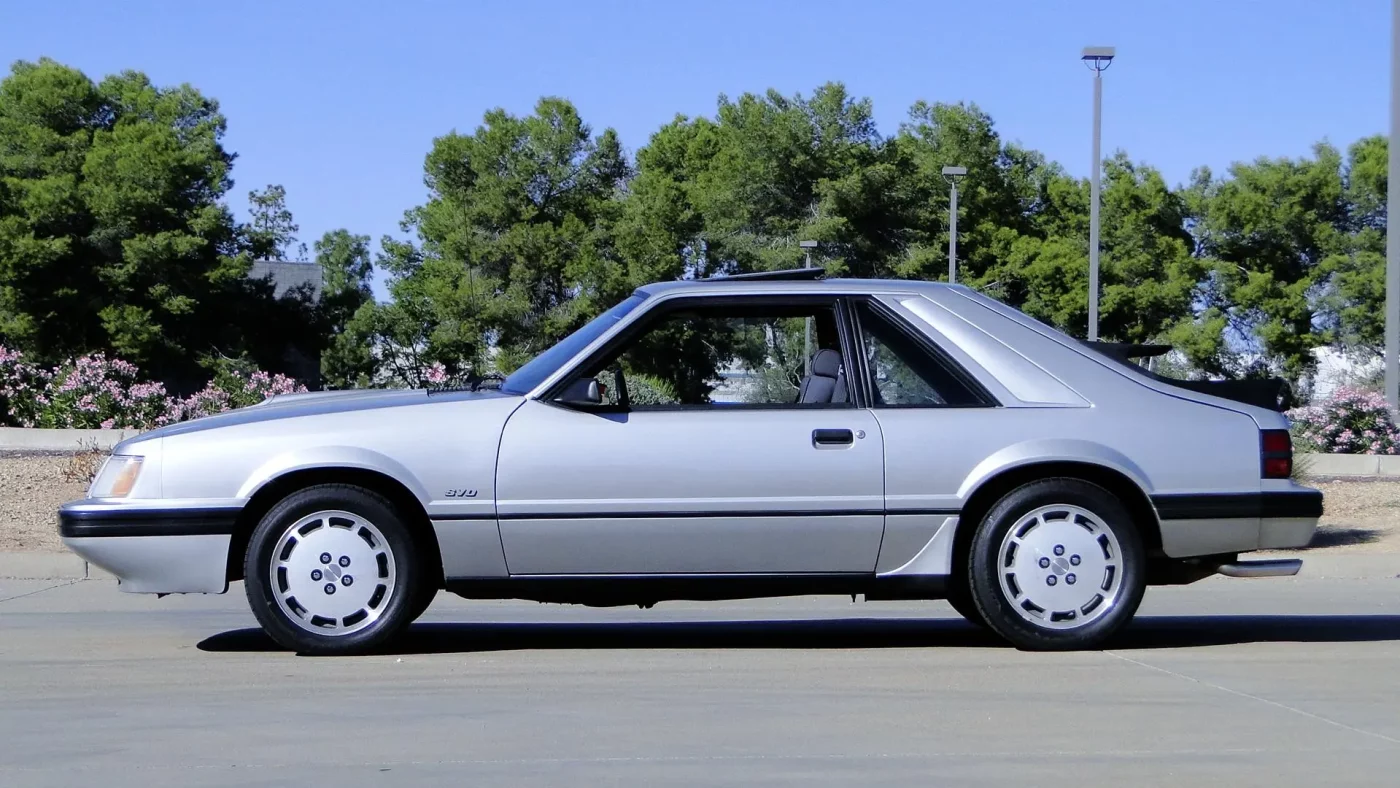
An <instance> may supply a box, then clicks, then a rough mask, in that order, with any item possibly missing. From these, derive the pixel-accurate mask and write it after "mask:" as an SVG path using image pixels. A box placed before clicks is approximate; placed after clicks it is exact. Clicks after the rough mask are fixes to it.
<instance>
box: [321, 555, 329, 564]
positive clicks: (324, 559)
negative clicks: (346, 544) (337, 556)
mask: <svg viewBox="0 0 1400 788" xmlns="http://www.w3.org/2000/svg"><path fill="white" fill-rule="evenodd" d="M330 562H331V554H330V553H321V563H323V564H329V563H330Z"/></svg>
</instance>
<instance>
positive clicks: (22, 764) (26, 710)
mask: <svg viewBox="0 0 1400 788" xmlns="http://www.w3.org/2000/svg"><path fill="white" fill-rule="evenodd" d="M253 627H254V623H253V619H252V616H251V614H249V613H248V612H247V610H246V607H245V605H244V602H243V597H242V589H241V587H237V586H236V587H235V588H234V589H233V591H232V592H231V593H230V594H228V595H226V596H222V597H169V598H166V599H163V600H157V599H154V598H152V597H145V596H131V595H124V594H119V593H117V591H116V588H115V584H114V583H112V582H111V581H97V580H50V581H24V580H0V785H4V786H7V788H8V787H10V786H14V787H15V788H18V787H20V786H72V785H83V784H99V783H100V784H101V785H103V786H104V788H120V787H122V786H147V785H150V786H157V785H170V786H204V785H297V786H307V785H313V784H314V785H335V786H338V787H340V786H360V785H389V784H392V785H438V784H452V785H470V786H474V787H475V786H483V785H512V786H521V785H558V784H564V783H567V784H570V785H597V784H627V785H713V784H717V783H728V784H733V783H745V784H760V785H780V784H781V785H790V784H802V785H849V784H855V783H862V784H869V785H899V786H905V785H939V784H949V785H1005V784H1008V783H1011V782H1013V781H1015V782H1017V783H1019V784H1023V785H1050V786H1055V785H1065V786H1075V787H1076V788H1083V787H1084V786H1086V785H1110V784H1134V785H1181V784H1190V783H1209V784H1218V785H1231V786H1240V785H1269V786H1281V785H1300V786H1301V785H1308V786H1315V785H1324V784H1325V785H1392V784H1394V779H1395V777H1394V775H1395V774H1396V773H1397V771H1398V770H1400V579H1395V578H1369V579H1330V578H1307V577H1304V578H1296V579H1273V580H1229V579H1223V578H1221V579H1211V580H1207V581H1203V582H1202V583H1199V584H1196V585H1194V586H1189V587H1185V588H1169V589H1151V590H1150V591H1149V592H1148V599H1147V602H1146V603H1145V605H1144V607H1143V610H1142V613H1141V614H1140V617H1139V620H1138V622H1136V623H1135V625H1134V626H1133V627H1132V628H1131V629H1130V630H1129V631H1128V632H1127V633H1126V634H1125V635H1124V636H1123V637H1122V638H1120V640H1119V642H1117V643H1115V644H1114V646H1113V648H1111V649H1110V650H1108V651H1105V652H1093V653H1077V654H1027V653H1021V652H1017V651H1014V650H1012V649H1009V648H1005V647H1003V646H1001V645H1000V644H999V643H998V642H997V641H996V640H994V639H992V638H991V637H989V636H987V635H985V634H984V633H982V632H981V631H979V630H977V629H975V628H973V627H971V626H970V625H968V624H966V623H964V622H962V621H961V620H960V619H955V618H953V617H952V613H951V611H950V610H949V609H948V608H947V606H946V605H944V604H942V603H875V604H866V603H859V604H854V605H853V604H851V603H850V601H849V599H838V598H800V599H783V600H761V601H752V602H731V603H715V604H710V603H673V604H662V605H659V606H658V607H656V608H655V609H653V610H647V611H641V610H637V609H635V608H631V609H627V608H621V609H604V610H595V609H588V608H573V607H561V606H548V605H536V604H532V603H519V602H487V603H482V602H466V601H463V600H458V599H456V598H455V597H448V596H443V597H441V598H440V599H439V600H438V602H437V603H436V604H435V605H434V607H433V609H432V610H430V611H429V613H428V615H427V616H426V617H425V619H424V623H420V624H419V625H417V626H415V627H414V629H413V630H412V631H411V632H410V633H409V637H408V638H407V639H406V641H405V642H404V644H403V648H402V649H400V652H399V653H395V654H388V655H380V656H374V657H364V658H356V659H310V658H302V657H297V656H294V655H292V654H289V653H285V652H282V651H279V650H276V649H275V647H274V646H273V645H272V644H271V643H270V641H268V640H267V639H266V638H264V637H263V636H262V635H261V634H260V633H258V632H257V631H256V630H254V629H253Z"/></svg>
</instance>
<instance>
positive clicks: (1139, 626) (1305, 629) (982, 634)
mask: <svg viewBox="0 0 1400 788" xmlns="http://www.w3.org/2000/svg"><path fill="white" fill-rule="evenodd" d="M1388 640H1400V616H1294V615H1280V616H1142V617H1139V618H1137V619H1135V620H1134V621H1133V622H1132V624H1130V625H1129V626H1128V627H1127V628H1126V629H1125V630H1124V631H1123V632H1122V633H1120V634H1119V635H1117V636H1116V637H1114V638H1113V640H1112V641H1110V642H1109V643H1108V644H1107V645H1106V646H1105V648H1107V649H1111V650H1132V649H1167V648H1191V647H1200V646H1223V645H1234V644H1240V643H1356V642H1369V641H1388ZM198 648H199V649H200V650H201V651H209V652H270V651H284V650H285V649H282V648H281V647H280V646H278V645H277V644H276V643H274V642H273V641H272V639H271V638H269V637H268V636H267V635H265V634H263V632H262V630H260V629H237V630H232V631H229V632H223V633H220V634H217V635H213V636H211V637H209V638H206V639H205V640H203V641H201V642H200V643H199V645H198ZM716 648H718V649H881V648H1009V646H1007V645H1006V644H1005V643H1004V642H1003V641H1002V640H1001V639H999V638H997V637H996V636H995V635H993V634H992V633H990V632H989V631H987V630H985V629H983V628H981V627H977V626H973V625H972V624H969V623H967V622H966V621H963V620H962V619H951V618H929V619H915V618H836V619H816V620H812V619H806V620H794V621H684V622H679V621H658V622H654V623H650V622H632V621H629V622H590V623H470V624H465V623H464V624H446V623H419V624H414V625H413V626H411V627H409V629H408V631H406V632H405V633H404V634H403V636H401V637H400V638H399V639H398V640H396V641H395V642H394V644H393V646H392V647H391V648H390V649H386V650H385V651H382V652H381V653H387V654H457V653H472V652H491V651H526V650H543V649H549V650H559V649H579V650H590V649H716Z"/></svg>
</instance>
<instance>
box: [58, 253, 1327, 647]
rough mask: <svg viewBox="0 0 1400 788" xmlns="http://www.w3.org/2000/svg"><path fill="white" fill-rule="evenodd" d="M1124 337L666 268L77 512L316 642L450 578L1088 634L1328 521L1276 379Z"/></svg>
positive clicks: (969, 294) (137, 565)
mask: <svg viewBox="0 0 1400 788" xmlns="http://www.w3.org/2000/svg"><path fill="white" fill-rule="evenodd" d="M1131 351H1132V348H1127V349H1126V350H1125V349H1124V348H1122V347H1119V346H1109V345H1091V344H1086V343H1083V342H1080V341H1078V340H1075V339H1073V338H1071V337H1069V336H1066V335H1065V334H1062V333H1060V332H1058V331H1056V330H1054V329H1052V328H1050V327H1048V326H1046V325H1044V324H1042V323H1039V322H1037V321H1036V320H1033V319H1031V318H1029V317H1027V316H1026V315H1024V314H1022V313H1020V312H1018V311H1016V310H1015V309H1012V308H1010V307H1007V306H1005V305H1004V304H1001V303H999V302H997V301H995V300H993V299H990V298H987V297H985V296H982V295H980V294H978V293H976V292H973V291H972V290H969V289H967V288H965V287H959V286H950V285H945V284H939V283H928V282H905V281H861V280H840V279H837V280H824V279H822V278H820V276H819V275H818V274H816V273H814V272H811V271H807V270H799V271H786V272H779V273H775V274H767V275H753V276H735V277H728V278H722V279H711V280H701V281H689V282H668V283H663V284H654V285H649V286H647V287H643V288H641V289H639V290H638V291H636V293H635V294H634V295H632V296H631V297H629V298H627V299H626V300H625V301H623V302H622V303H619V304H617V305H616V306H615V307H613V308H612V309H610V310H608V311H607V312H606V313H604V314H602V315H600V316H599V317H598V318H597V319H595V320H593V321H592V322H590V323H588V324H587V325H585V326H584V327H583V328H581V329H579V330H578V331H577V332H576V333H574V334H573V335H571V336H569V337H568V338H567V339H565V340H563V341H562V342H560V343H559V344H558V345H556V346H554V347H553V348H550V349H549V350H547V351H545V352H544V353H542V354H541V355H540V356H539V357H537V358H535V359H534V360H533V361H530V362H529V363H527V364H525V365H524V366H522V367H520V368H519V369H518V370H516V371H515V372H514V373H513V374H511V375H510V376H509V377H507V378H505V379H504V380H503V381H501V382H500V383H499V385H498V386H496V387H494V388H484V387H482V386H479V385H478V386H473V387H470V388H467V389H454V390H438V391H434V390H428V391H422V390H418V391H403V390H396V391H338V392H317V393H309V394H293V395H287V396H277V397H273V398H271V399H269V400H268V401H266V402H264V403H262V404H259V405H256V406H253V407H250V408H244V409H241V410H236V411H232V412H229V413H225V414H221V415H217V416H212V417H208V418H203V419H198V420H195V421H191V422H187V423H183V424H176V425H173V426H169V427H165V428H162V429H158V430H155V431H152V432H148V433H145V434H142V435H139V436H137V437H136V438H133V439H131V440H128V441H125V442H123V443H122V444H120V445H119V446H117V447H116V449H115V450H114V452H113V454H112V456H111V457H110V458H109V459H108V460H107V462H106V464H105V465H104V467H103V468H102V470H101V472H100V473H99V474H98V476H97V478H96V479H95V480H94V482H93V484H92V487H91V489H90V490H89V492H88V497H87V498H85V499H83V500H81V501H75V502H72V503H68V504H65V505H64V506H63V507H62V509H61V510H60V512H59V529H60V532H61V534H62V536H63V540H64V543H65V544H67V545H68V547H69V548H70V549H72V550H73V551H74V552H76V553H78V554H80V555H82V556H84V557H85V558H87V559H88V560H90V561H92V562H93V563H94V564H97V565H98V566H100V567H103V568H104V569H107V570H108V571H110V572H111V573H112V574H114V575H116V576H117V577H118V578H119V579H120V584H121V589H122V590H124V591H130V592H137V593H155V594H170V593H223V592H224V591H226V590H227V589H228V587H229V583H230V582H231V581H235V580H240V579H242V580H243V581H244V588H245V590H246V592H247V596H248V602H249V604H250V605H251V607H252V610H253V613H254V615H255V616H256V617H257V619H258V621H259V622H260V623H261V624H262V626H263V627H264V628H265V629H266V631H267V633H268V634H269V635H270V636H271V637H272V638H273V639H275V640H276V641H277V642H278V643H280V644H282V645H283V646H285V647H288V648H291V649H294V650H297V651H300V652H306V653H319V654H348V653H356V652H364V651H367V650H371V649H374V648H376V647H380V646H382V645H383V644H385V643H386V641H388V640H390V639H391V638H393V637H394V636H395V635H397V634H398V633H400V632H401V631H402V630H403V629H404V628H405V627H406V626H407V625H408V624H409V623H410V622H412V621H413V620H414V619H415V618H417V617H418V616H419V615H420V614H422V612H423V611H424V610H425V609H426V608H427V606H428V604H429V603H430V601H431V600H432V599H433V597H434V595H435V594H436V593H437V592H438V591H439V590H442V589H446V590H448V591H451V592H453V593H455V594H458V595H461V596H463V597H467V598H471V599H501V598H517V599H531V600H539V601H544V602H568V603H578V604H586V605H633V604H635V605H639V606H642V607H650V606H651V605H653V604H654V603H656V602H661V601H666V600H674V599H700V600H717V599H739V598H752V597H764V596H783V595H797V594H841V595H857V594H860V595H864V597H865V598H866V599H872V600H873V599H908V600H928V599H947V600H948V601H949V602H950V603H952V605H953V607H954V608H956V609H957V611H958V612H959V613H961V614H962V615H963V616H965V617H966V618H967V619H969V620H970V621H972V622H974V623H976V624H978V625H981V626H985V627H988V628H989V629H991V630H992V631H994V632H995V633H997V634H998V635H1000V636H1001V637H1003V638H1005V639H1006V640H1008V641H1010V642H1011V643H1013V644H1015V645H1016V646H1018V647H1021V648H1026V649H1070V648H1091V647H1095V646H1097V645H1099V644H1101V643H1103V642H1104V640H1105V639H1106V638H1108V637H1110V636H1111V635H1112V634H1113V633H1114V632H1115V631H1117V630H1118V629H1119V628H1120V627H1122V626H1123V625H1124V624H1125V623H1126V622H1127V621H1128V620H1129V619H1131V618H1132V616H1133V614H1134V613H1135V612H1136V610H1137V607H1138V604H1139V602H1140V601H1141V599H1142V595H1143V592H1144V589H1145V588H1146V587H1147V586H1148V585H1153V584H1180V583H1189V582H1193V581H1196V580H1199V579H1201V578H1204V577H1207V576H1209V575H1212V574H1216V573H1222V574H1226V575H1232V576H1240V577H1252V576H1265V575H1287V574H1294V573H1296V572H1297V571H1298V569H1299V565H1300V562H1299V561H1297V560H1277V559H1276V560H1263V561H1241V560H1240V559H1239V554H1241V553H1246V552H1249V551H1252V550H1263V549H1273V548H1288V547H1303V546H1305V545H1307V544H1308V542H1309V540H1310V539H1311V537H1312V534H1313V530H1314V528H1315V527H1316V525H1317V520H1318V518H1319V517H1320V516H1321V513H1322V494H1321V493H1320V492H1318V491H1316V490H1313V489H1309V488H1306V487H1301V486H1299V485H1297V484H1295V483H1294V482H1293V481H1291V479H1290V476H1291V471H1292V446H1291V443H1290V441H1289V436H1288V423H1287V420H1286V419H1285V417H1284V416H1283V415H1282V414H1281V413H1280V412H1279V408H1278V407H1274V406H1273V401H1270V400H1261V399H1260V398H1259V397H1258V396H1255V395H1248V392H1245V393H1241V391H1240V390H1239V389H1238V387H1233V388H1232V387H1231V385H1230V384H1223V383H1222V384H1218V385H1217V384H1209V383H1183V382H1180V381H1172V380H1169V379H1166V378H1162V377H1158V376H1157V375H1155V374H1153V373H1151V372H1149V371H1147V370H1146V369H1145V368H1143V367H1141V366H1138V365H1137V364H1135V363H1133V362H1132V361H1131V360H1129V357H1130V356H1131V355H1132V352H1131ZM1144 352H1146V351H1144ZM1212 386H1216V388H1214V389H1213V388H1212ZM1217 391H1218V394H1217V393H1212V392H1217ZM1251 403H1252V404H1251Z"/></svg>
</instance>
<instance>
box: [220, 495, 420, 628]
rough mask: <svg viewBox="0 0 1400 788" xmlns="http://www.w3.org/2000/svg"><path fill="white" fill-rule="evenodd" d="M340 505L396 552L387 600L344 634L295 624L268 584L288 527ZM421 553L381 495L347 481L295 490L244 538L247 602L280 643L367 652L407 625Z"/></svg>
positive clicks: (342, 509)
mask: <svg viewBox="0 0 1400 788" xmlns="http://www.w3.org/2000/svg"><path fill="white" fill-rule="evenodd" d="M328 510H341V511H347V512H350V513H352V514H355V515H358V516H360V517H363V518H364V519H366V520H368V521H369V522H371V523H373V524H374V525H375V527H376V528H378V529H379V532H380V533H381V534H383V535H384V539H385V541H386V542H387V544H388V546H389V550H390V552H391V553H392V554H393V556H394V565H395V575H396V576H395V582H394V588H393V591H392V593H391V594H390V596H389V601H388V602H387V606H386V608H385V609H384V612H383V613H382V614H380V616H379V618H378V619H377V620H376V621H375V622H374V623H373V624H371V625H370V626H368V627H365V628H364V629H361V630H359V631H357V632H353V633H351V634H348V635H318V634H316V633H314V632H309V631H307V630H305V629H302V628H301V627H299V626H297V625H296V624H295V623H293V622H292V621H291V620H290V619H289V618H288V616H287V614H286V613H285V612H283V610H282V608H281V607H280V606H279V605H278V604H277V599H276V596H275V593H276V592H275V591H274V590H273V587H272V576H271V561H272V553H273V550H275V549H276V547H277V542H278V540H279V539H280V538H281V537H282V535H283V534H284V533H285V532H286V530H287V528H289V527H291V525H292V524H293V523H295V522H296V521H297V520H300V519H301V518H302V517H305V516H306V515H309V514H313V513H315V512H319V511H328ZM418 555H419V553H418V551H417V550H416V549H415V545H414V542H413V538H412V536H411V534H410V532H409V530H408V528H407V527H406V526H405V525H404V523H403V519H402V517H400V516H399V514H398V513H397V512H396V511H395V510H394V507H393V506H392V505H391V504H390V503H389V502H388V501H387V500H385V499H384V498H382V497H380V496H379V495H376V494H375V493H373V492H370V491H369V490H365V489H363V488H360V487H353V486H349V485H321V486H317V487H310V488H307V489H305V490H300V491H298V492H295V493H293V494H291V495H289V496H287V497H286V498H284V499H283V500H282V501H281V502H279V503H278V504H277V505H276V506H274V507H272V509H271V510H270V511H268V513H267V514H266V515H264V516H263V518H262V520H261V521H259V523H258V526H257V528H256V529H254V531H253V534H252V536H251V537H250V538H249V540H248V552H247V554H246V558H245V564H244V577H245V578H246V580H245V590H246V592H247V595H248V604H249V606H250V607H251V608H252V611H253V614H254V616H255V617H256V618H257V619H258V623H260V624H261V625H262V627H263V629H264V630H266V631H267V633H268V635H270V636H271V637H272V639H273V640H275V641H277V642H278V643H279V644H280V645H282V646H284V647H286V648H290V649H292V650H294V651H297V652H299V653H304V654H351V653H362V652H366V651H371V650H373V649H374V648H376V647H378V646H380V645H382V644H383V643H384V642H385V641H387V640H388V639H389V638H391V637H393V636H394V635H395V634H397V633H398V632H399V631H400V630H401V629H402V628H403V627H404V626H407V624H408V623H409V620H410V615H411V614H412V613H413V608H414V607H415V602H416V600H417V596H418V595H417V594H416V593H415V589H416V588H417V585H418V583H419V579H420V577H421V575H422V572H421V570H420V559H419V557H418Z"/></svg>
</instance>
